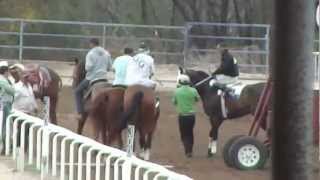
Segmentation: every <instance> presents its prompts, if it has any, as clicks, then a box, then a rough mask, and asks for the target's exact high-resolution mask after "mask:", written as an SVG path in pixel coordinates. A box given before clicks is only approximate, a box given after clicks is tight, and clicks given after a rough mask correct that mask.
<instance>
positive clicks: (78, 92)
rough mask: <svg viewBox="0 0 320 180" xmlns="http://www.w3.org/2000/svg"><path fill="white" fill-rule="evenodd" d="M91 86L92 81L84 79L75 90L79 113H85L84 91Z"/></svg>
mask: <svg viewBox="0 0 320 180" xmlns="http://www.w3.org/2000/svg"><path fill="white" fill-rule="evenodd" d="M89 85H90V81H88V80H86V79H84V80H82V81H81V83H80V84H79V85H78V86H77V87H76V89H75V90H74V94H75V99H76V109H77V112H78V113H83V112H84V102H83V95H84V91H85V90H86V89H87V88H88V87H89Z"/></svg>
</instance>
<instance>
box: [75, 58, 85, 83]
mask: <svg viewBox="0 0 320 180" xmlns="http://www.w3.org/2000/svg"><path fill="white" fill-rule="evenodd" d="M74 68H77V69H76V74H75V77H73V78H74V79H73V81H74V83H75V84H74V85H75V86H77V85H78V84H79V83H80V82H81V81H82V80H83V79H84V78H85V77H86V69H85V61H84V60H78V59H77V58H76V59H75V67H74Z"/></svg>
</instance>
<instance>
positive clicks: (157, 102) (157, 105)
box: [155, 97, 160, 108]
mask: <svg viewBox="0 0 320 180" xmlns="http://www.w3.org/2000/svg"><path fill="white" fill-rule="evenodd" d="M159 106H160V98H159V97H156V104H155V107H156V108H159Z"/></svg>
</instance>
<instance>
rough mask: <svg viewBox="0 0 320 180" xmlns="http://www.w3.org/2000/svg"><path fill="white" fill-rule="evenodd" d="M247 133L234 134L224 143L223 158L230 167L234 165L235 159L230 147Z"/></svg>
mask: <svg viewBox="0 0 320 180" xmlns="http://www.w3.org/2000/svg"><path fill="white" fill-rule="evenodd" d="M243 136H245V135H237V136H233V137H232V138H230V139H229V140H228V141H227V143H226V144H225V145H224V147H223V160H224V163H225V164H226V165H227V166H228V167H233V166H234V165H233V161H232V158H231V151H230V147H231V145H232V144H233V143H234V141H236V140H237V139H239V138H241V137H243Z"/></svg>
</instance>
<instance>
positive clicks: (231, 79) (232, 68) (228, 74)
mask: <svg viewBox="0 0 320 180" xmlns="http://www.w3.org/2000/svg"><path fill="white" fill-rule="evenodd" d="M212 76H213V79H212V80H211V81H210V83H209V84H210V86H211V87H212V86H213V87H218V88H220V89H222V90H225V91H228V88H227V85H229V84H234V83H236V82H237V81H238V76H239V68H238V63H237V60H236V59H235V58H234V57H233V56H232V55H231V54H230V52H229V50H228V49H224V50H222V52H221V64H220V67H219V68H218V69H217V70H216V71H215V72H213V73H212Z"/></svg>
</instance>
